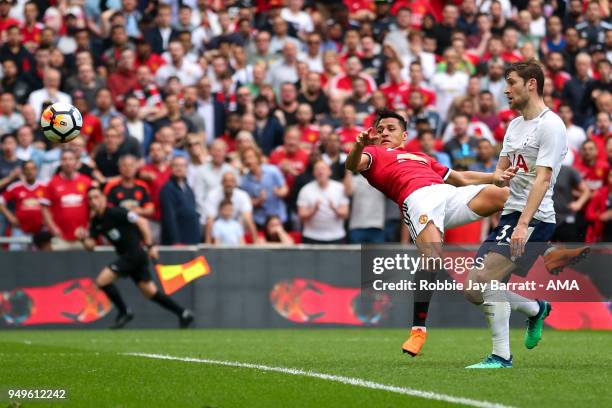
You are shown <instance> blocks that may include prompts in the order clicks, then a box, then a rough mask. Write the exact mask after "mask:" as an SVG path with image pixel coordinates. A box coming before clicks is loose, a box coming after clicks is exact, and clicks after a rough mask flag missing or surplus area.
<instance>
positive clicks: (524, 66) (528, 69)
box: [504, 60, 544, 96]
mask: <svg viewBox="0 0 612 408" xmlns="http://www.w3.org/2000/svg"><path fill="white" fill-rule="evenodd" d="M511 72H516V74H517V75H518V76H519V77H521V78H522V79H523V82H525V83H527V81H529V80H530V79H535V80H536V84H537V86H536V89H537V91H538V95H539V96H542V95H544V71H542V66H541V65H540V64H539V63H538V62H537V61H535V60H530V61H522V62H515V63H514V64H512V65H510V66H509V67H508V68H506V72H505V73H504V77H506V78H508V75H510V73H511Z"/></svg>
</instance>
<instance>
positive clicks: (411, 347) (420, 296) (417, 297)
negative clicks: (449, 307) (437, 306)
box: [402, 221, 442, 357]
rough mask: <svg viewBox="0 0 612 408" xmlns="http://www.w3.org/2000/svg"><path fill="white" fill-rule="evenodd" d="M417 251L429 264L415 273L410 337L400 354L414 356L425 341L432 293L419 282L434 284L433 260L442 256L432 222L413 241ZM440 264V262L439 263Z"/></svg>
mask: <svg viewBox="0 0 612 408" xmlns="http://www.w3.org/2000/svg"><path fill="white" fill-rule="evenodd" d="M415 242H416V244H417V247H418V249H419V251H420V252H421V253H422V254H423V256H424V258H425V259H429V260H431V261H432V262H429V263H428V264H426V265H425V268H424V269H421V270H419V271H417V272H416V273H415V282H417V290H415V292H414V301H413V319H412V329H411V330H410V336H409V337H408V339H407V340H406V341H405V342H404V343H403V344H402V352H404V353H407V354H410V355H411V356H413V357H414V356H416V355H417V354H419V353H420V351H421V349H422V348H423V346H424V345H425V341H426V340H427V327H426V322H427V314H428V312H429V303H430V301H431V297H432V295H433V291H432V290H429V289H427V288H425V289H421V287H420V286H421V282H427V283H430V282H434V281H435V279H436V275H437V270H436V263H437V262H435V259H438V258H440V257H441V256H442V234H441V232H440V230H439V229H438V227H436V225H435V224H434V222H433V221H428V222H427V225H426V226H425V228H423V230H421V231H420V232H419V234H418V236H417V237H416V239H415ZM439 264H440V265H441V264H442V263H441V262H440V263H439Z"/></svg>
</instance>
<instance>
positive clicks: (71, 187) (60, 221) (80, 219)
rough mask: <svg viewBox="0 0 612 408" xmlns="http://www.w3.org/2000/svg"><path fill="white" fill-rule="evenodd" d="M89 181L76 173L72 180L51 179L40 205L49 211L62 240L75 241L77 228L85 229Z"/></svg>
mask: <svg viewBox="0 0 612 408" xmlns="http://www.w3.org/2000/svg"><path fill="white" fill-rule="evenodd" d="M90 186H91V179H90V178H89V177H87V176H85V175H83V174H80V173H77V174H76V175H75V176H74V177H73V178H72V179H67V178H65V177H64V176H62V175H61V173H60V174H56V175H55V176H53V177H52V178H51V181H49V184H48V185H47V188H46V189H45V194H44V196H43V198H42V199H41V200H40V202H41V204H43V205H47V206H49V207H50V209H51V216H52V217H53V221H55V224H56V225H57V226H58V227H59V229H60V230H61V231H62V237H61V238H62V239H65V240H67V241H74V240H76V236H75V231H76V229H77V228H78V227H85V228H86V227H87V224H88V223H89V205H88V204H87V189H89V187H90Z"/></svg>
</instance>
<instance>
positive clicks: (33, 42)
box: [21, 1, 45, 51]
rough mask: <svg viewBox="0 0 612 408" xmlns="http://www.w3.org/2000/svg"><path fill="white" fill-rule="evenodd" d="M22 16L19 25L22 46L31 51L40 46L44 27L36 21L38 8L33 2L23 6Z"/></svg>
mask: <svg viewBox="0 0 612 408" xmlns="http://www.w3.org/2000/svg"><path fill="white" fill-rule="evenodd" d="M23 16H24V22H23V24H22V25H21V35H22V37H23V44H24V45H25V47H26V48H27V49H29V50H30V51H32V50H34V49H36V47H38V44H40V38H41V37H42V29H43V28H44V27H45V26H44V25H43V23H41V22H39V21H38V6H37V5H36V3H35V2H33V1H29V2H27V3H26V4H25V5H24V6H23Z"/></svg>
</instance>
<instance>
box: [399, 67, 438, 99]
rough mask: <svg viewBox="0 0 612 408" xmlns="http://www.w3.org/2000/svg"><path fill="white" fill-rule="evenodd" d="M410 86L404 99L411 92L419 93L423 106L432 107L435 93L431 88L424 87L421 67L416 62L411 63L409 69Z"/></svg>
mask: <svg viewBox="0 0 612 408" xmlns="http://www.w3.org/2000/svg"><path fill="white" fill-rule="evenodd" d="M409 76H410V86H409V87H408V89H407V90H406V97H408V95H410V92H412V91H419V92H420V94H421V95H423V99H424V102H423V103H424V104H425V106H433V105H435V103H436V93H435V91H434V90H433V88H430V87H429V86H427V85H426V82H425V77H424V76H423V66H422V65H421V63H420V62H418V61H412V62H411V63H410V68H409Z"/></svg>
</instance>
